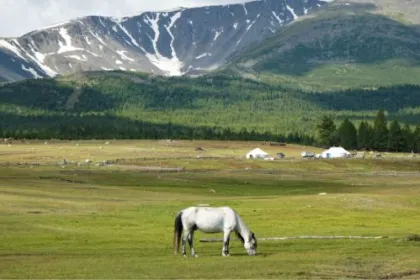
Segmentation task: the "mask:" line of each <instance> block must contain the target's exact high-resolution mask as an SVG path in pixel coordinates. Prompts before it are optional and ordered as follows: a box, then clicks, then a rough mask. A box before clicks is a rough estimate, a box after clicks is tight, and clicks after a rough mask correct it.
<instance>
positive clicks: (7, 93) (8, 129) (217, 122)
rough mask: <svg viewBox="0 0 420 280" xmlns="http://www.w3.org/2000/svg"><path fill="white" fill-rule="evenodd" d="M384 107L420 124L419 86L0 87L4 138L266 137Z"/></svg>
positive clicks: (222, 81)
mask: <svg viewBox="0 0 420 280" xmlns="http://www.w3.org/2000/svg"><path fill="white" fill-rule="evenodd" d="M381 108H384V109H385V110H386V111H387V112H388V114H389V118H390V119H398V120H403V121H406V122H409V123H411V124H416V123H418V122H419V121H420V86H409V85H406V86H394V87H382V88H378V89H369V90H368V89H356V90H346V91H333V92H305V91H302V90H292V89H289V88H284V87H283V86H279V85H274V84H267V83H263V82H257V81H254V80H248V79H243V78H240V77H236V76H233V75H225V74H214V73H212V74H206V75H203V76H200V77H196V78H188V77H170V78H168V77H160V76H155V75H146V74H139V73H131V72H122V71H109V72H88V73H78V74H76V75H71V76H66V77H60V78H55V79H39V80H32V79H30V80H25V81H20V82H15V83H10V84H7V85H3V86H0V118H1V120H2V121H1V122H0V137H11V136H13V137H27V138H51V137H53V138H65V139H78V138H88V139H89V138H142V137H147V138H160V139H162V138H168V137H169V138H171V137H177V138H178V137H182V138H183V139H191V138H193V137H205V136H206V135H207V133H209V134H211V135H214V133H215V132H217V133H221V131H223V135H224V137H226V138H225V139H229V137H233V135H241V134H244V133H251V136H252V135H253V134H254V133H258V134H261V135H263V136H262V137H260V138H258V139H264V133H266V132H267V138H265V139H268V137H269V135H270V134H271V135H277V136H278V135H287V134H295V133H303V134H305V135H314V134H315V129H316V124H317V123H318V122H319V118H320V116H322V115H324V114H331V115H332V116H334V119H335V120H336V121H337V122H340V121H341V120H342V119H343V118H344V117H349V118H350V120H352V121H355V123H356V124H358V122H359V121H360V120H362V119H365V120H371V121H373V119H374V117H375V115H376V112H377V110H379V109H381ZM162 126H163V127H165V128H164V129H163V131H162V130H161V128H162ZM175 127H178V128H176V129H175ZM181 127H182V128H181ZM201 128H205V130H204V131H207V132H204V131H203V130H201ZM156 130H159V131H156ZM175 130H176V132H175ZM146 131H147V132H146ZM154 131H155V132H154ZM203 133H204V134H203ZM231 139H233V138H231ZM236 139H238V138H236ZM239 139H240V138H239ZM242 139H243V138H242ZM255 139H257V138H255Z"/></svg>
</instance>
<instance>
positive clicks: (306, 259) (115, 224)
mask: <svg viewBox="0 0 420 280" xmlns="http://www.w3.org/2000/svg"><path fill="white" fill-rule="evenodd" d="M198 147H200V148H201V149H197V148H198ZM256 147H260V148H262V149H263V150H265V151H267V152H268V153H269V154H271V155H275V153H276V152H283V153H285V154H286V159H282V160H275V161H262V160H246V159H245V154H246V153H247V152H248V151H250V150H251V149H253V148H256ZM302 151H313V152H314V153H318V152H320V151H321V150H319V149H316V148H311V147H302V146H295V145H287V146H286V147H269V146H266V145H262V143H252V142H211V141H164V140H161V141H134V140H133V141H115V140H109V141H48V142H46V143H45V141H29V142H25V143H21V142H13V143H12V144H11V145H7V144H1V145H0V240H1V242H0V278H2V279H4V278H20V279H22V278H33V279H34V278H37V279H45V278H49V279H51V278H54V279H57V278H66V279H69V278H78V279H80V278H85V279H86V278H89V279H92V278H95V279H109V278H113V279H115V278H118V279H127V278H137V279H138V278H154V279H162V278H171V279H174V278H178V279H179V278H184V279H185V278H190V279H198V278H211V279H221V278H224V279H226V278H230V279H231V278H241V279H244V278H260V279H261V278H275V279H279V278H281V279H291V278H292V279H296V278H298V279H308V278H323V279H326V278H328V279H419V278H420V258H419V256H420V242H418V241H415V240H414V239H416V238H415V235H416V234H420V219H419V217H420V173H419V170H420V159H419V158H416V157H414V158H411V157H409V156H408V155H403V154H400V155H391V154H383V157H382V158H379V159H375V158H371V157H370V156H369V155H368V156H367V157H366V158H365V159H356V158H352V159H339V160H303V159H300V158H299V154H300V152H302ZM64 159H65V162H64ZM160 168H162V169H160ZM165 168H166V169H165ZM171 168H173V169H171ZM197 204H210V205H212V206H222V205H229V206H232V207H233V208H235V209H236V210H237V211H238V212H239V214H240V215H241V217H242V218H243V219H244V221H245V222H246V223H247V224H248V225H249V227H250V228H251V229H252V230H253V231H254V232H255V234H256V236H257V238H263V237H278V236H289V237H293V236H332V235H335V236H338V235H341V236H382V237H383V238H380V239H290V240H280V241H264V240H260V241H259V243H258V255H257V256H254V257H250V256H248V255H246V253H245V250H244V249H243V247H242V245H241V243H240V242H239V241H236V240H234V241H232V242H231V250H230V251H231V252H230V253H231V256H230V257H228V258H224V257H222V256H221V249H222V244H221V243H200V242H199V240H200V239H201V238H216V237H221V235H209V234H203V233H200V232H198V233H197V234H196V235H195V248H196V251H197V253H198V254H199V257H198V258H191V257H188V258H183V257H182V256H174V254H173V249H172V237H173V222H174V217H175V214H176V213H177V212H178V211H179V210H180V209H182V208H185V207H187V206H190V205H197ZM417 240H418V239H417ZM188 252H189V251H188Z"/></svg>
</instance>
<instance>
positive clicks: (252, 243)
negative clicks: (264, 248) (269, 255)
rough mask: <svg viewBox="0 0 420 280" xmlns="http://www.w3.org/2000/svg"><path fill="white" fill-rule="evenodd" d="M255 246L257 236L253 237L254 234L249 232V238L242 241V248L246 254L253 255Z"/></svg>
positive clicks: (255, 249)
mask: <svg viewBox="0 0 420 280" xmlns="http://www.w3.org/2000/svg"><path fill="white" fill-rule="evenodd" d="M257 246H258V244H257V238H256V237H255V234H254V233H253V232H251V235H250V238H249V240H248V241H245V242H244V248H245V250H246V251H247V253H248V255H250V256H255V255H256V254H257Z"/></svg>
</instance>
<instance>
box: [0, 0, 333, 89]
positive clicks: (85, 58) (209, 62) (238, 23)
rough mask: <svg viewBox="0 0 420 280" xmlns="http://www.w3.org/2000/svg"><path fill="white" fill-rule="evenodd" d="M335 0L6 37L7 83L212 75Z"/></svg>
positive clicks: (266, 2) (255, 5)
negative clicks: (87, 75)
mask: <svg viewBox="0 0 420 280" xmlns="http://www.w3.org/2000/svg"><path fill="white" fill-rule="evenodd" d="M330 1H331V0H328V1H327V0H263V1H253V2H247V3H243V4H231V5H219V6H207V7H198V8H189V9H187V8H179V9H175V10H170V11H161V12H145V13H142V14H140V15H138V16H134V17H125V18H112V17H102V16H88V17H84V18H78V19H74V20H71V21H69V22H65V23H61V24H58V25H55V26H50V27H47V28H44V29H40V30H34V31H32V32H30V33H27V34H25V35H23V36H21V37H19V38H3V39H0V81H1V80H3V81H17V80H21V79H26V78H42V77H55V76H57V75H63V74H68V73H75V72H78V71H89V70H105V71H107V70H123V71H146V72H153V73H156V74H161V75H168V76H180V75H194V74H200V73H205V72H208V71H212V70H214V69H217V68H219V67H220V66H223V65H224V64H225V63H226V62H228V61H229V59H230V57H232V56H233V55H234V54H237V53H240V52H241V51H242V50H244V49H245V48H247V47H248V46H250V45H252V44H257V43H258V42H261V41H262V40H264V39H265V38H267V37H269V36H270V35H272V34H274V33H276V32H277V31H278V30H279V29H280V28H282V27H283V26H285V25H287V24H289V23H290V22H292V21H294V20H296V19H298V18H299V17H301V16H303V15H306V14H308V13H309V12H311V11H312V10H314V9H317V8H319V7H321V6H323V5H325V4H327V3H328V2H330Z"/></svg>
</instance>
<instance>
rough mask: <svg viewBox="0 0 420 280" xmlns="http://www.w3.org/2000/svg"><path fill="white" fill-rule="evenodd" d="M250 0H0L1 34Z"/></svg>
mask: <svg viewBox="0 0 420 280" xmlns="http://www.w3.org/2000/svg"><path fill="white" fill-rule="evenodd" d="M248 1H250V0H0V37H10V36H20V35H23V34H24V33H27V32H29V31H32V30H34V29H37V28H41V27H45V26H49V25H54V24H56V23H60V22H63V21H66V20H69V19H72V18H76V17H81V16H86V15H103V16H116V17H122V16H130V15H135V14H139V13H141V12H142V11H155V10H163V9H171V8H175V7H181V6H182V7H195V6H206V5H220V4H229V3H242V2H248Z"/></svg>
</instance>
